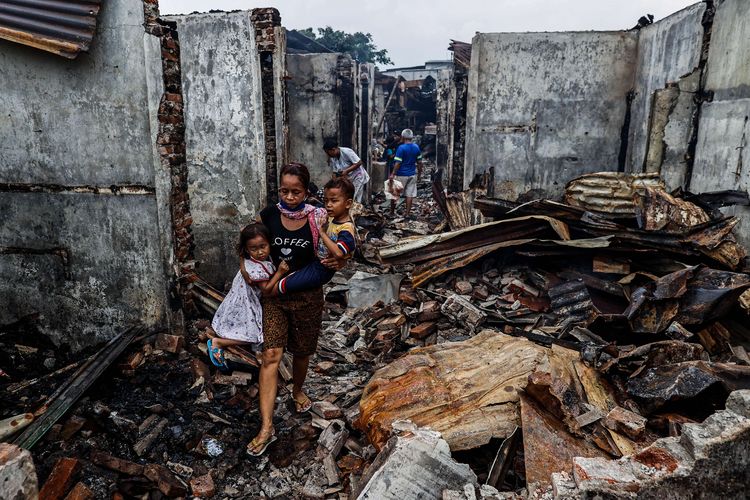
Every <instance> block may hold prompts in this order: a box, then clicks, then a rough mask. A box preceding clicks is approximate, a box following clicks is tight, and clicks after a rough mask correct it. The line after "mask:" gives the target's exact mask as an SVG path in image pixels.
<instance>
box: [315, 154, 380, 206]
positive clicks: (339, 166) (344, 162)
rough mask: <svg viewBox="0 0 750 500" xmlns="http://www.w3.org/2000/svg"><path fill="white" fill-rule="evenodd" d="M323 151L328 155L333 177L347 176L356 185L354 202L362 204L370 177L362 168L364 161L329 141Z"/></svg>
mask: <svg viewBox="0 0 750 500" xmlns="http://www.w3.org/2000/svg"><path fill="white" fill-rule="evenodd" d="M323 151H325V152H326V155H328V165H329V166H330V167H331V170H333V177H338V176H341V175H346V176H347V177H349V180H350V181H352V184H354V201H356V202H357V203H362V198H363V196H364V191H365V186H366V185H367V183H368V182H369V181H370V175H369V174H368V173H367V170H365V168H364V167H363V166H362V160H361V159H360V158H359V156H357V153H355V152H354V151H353V150H352V149H350V148H345V147H343V146H339V144H338V142H336V141H335V140H332V139H329V140H327V141H326V142H325V143H324V144H323Z"/></svg>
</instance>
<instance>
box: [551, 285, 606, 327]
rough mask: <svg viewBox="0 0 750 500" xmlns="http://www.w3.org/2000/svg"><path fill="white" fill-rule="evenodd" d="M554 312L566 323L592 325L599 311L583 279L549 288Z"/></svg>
mask: <svg viewBox="0 0 750 500" xmlns="http://www.w3.org/2000/svg"><path fill="white" fill-rule="evenodd" d="M548 293H549V298H550V306H551V308H552V312H553V313H555V314H557V315H558V316H559V317H560V318H561V319H562V321H563V323H564V324H566V325H579V326H583V327H586V326H588V325H590V324H591V323H592V322H593V321H594V320H595V319H596V316H597V313H598V311H597V310H596V308H595V307H594V304H593V303H592V302H591V295H589V291H588V288H586V285H585V284H584V282H583V280H573V281H568V282H565V283H562V284H560V285H557V286H553V287H552V288H550V289H549V290H548Z"/></svg>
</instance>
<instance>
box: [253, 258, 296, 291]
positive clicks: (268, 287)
mask: <svg viewBox="0 0 750 500" xmlns="http://www.w3.org/2000/svg"><path fill="white" fill-rule="evenodd" d="M288 272H289V264H287V263H286V262H285V261H283V260H282V261H281V263H280V264H279V268H278V269H277V270H276V272H275V273H274V274H273V276H271V279H269V280H266V281H256V282H255V283H254V284H255V286H257V287H258V288H260V293H262V294H263V295H265V296H268V295H274V293H273V292H274V291H275V290H276V285H277V284H278V283H279V280H280V279H281V278H283V277H284V275H285V274H286V273H288Z"/></svg>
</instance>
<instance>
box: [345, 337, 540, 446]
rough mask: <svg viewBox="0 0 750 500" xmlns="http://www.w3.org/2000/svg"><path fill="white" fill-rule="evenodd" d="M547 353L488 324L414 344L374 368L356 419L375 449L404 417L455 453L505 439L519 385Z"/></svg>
mask: <svg viewBox="0 0 750 500" xmlns="http://www.w3.org/2000/svg"><path fill="white" fill-rule="evenodd" d="M547 352H548V349H547V348H545V347H541V346H538V345H536V344H534V343H533V342H529V341H528V340H526V339H523V338H517V337H511V336H508V335H503V334H501V333H498V332H494V331H492V330H485V331H483V332H481V333H479V334H478V335H476V336H474V337H472V338H470V339H468V340H465V341H462V342H450V343H446V344H441V345H434V346H430V347H424V348H417V349H413V350H411V351H409V352H408V353H407V354H406V355H405V356H402V357H401V358H398V359H396V360H395V361H393V362H392V363H390V364H388V365H386V366H384V367H383V368H381V369H379V370H378V371H376V372H375V374H374V375H373V376H372V379H371V380H370V381H369V382H368V384H367V386H366V387H365V389H364V392H363V393H362V399H361V401H360V405H359V408H360V416H359V419H358V420H357V421H356V422H355V423H354V425H355V427H356V428H358V429H360V430H361V431H363V432H365V433H366V434H367V436H368V438H369V439H370V442H371V443H372V444H373V445H374V446H375V447H376V448H378V449H380V448H381V447H382V446H383V445H384V444H385V443H386V441H387V440H388V438H389V436H390V435H391V430H392V426H391V425H392V423H393V422H394V421H396V420H402V419H409V420H411V421H412V422H414V423H415V424H417V425H419V426H429V427H431V428H432V429H434V430H436V431H439V432H440V433H441V434H442V435H443V439H445V440H446V441H447V442H448V444H449V445H450V447H451V450H453V451H456V450H467V449H472V448H476V447H477V446H481V445H483V444H486V443H488V442H489V441H490V440H491V439H492V438H506V437H508V436H509V435H510V434H511V433H512V432H513V431H514V430H515V428H516V426H517V425H518V391H519V390H521V389H523V388H524V387H525V386H526V383H527V380H528V377H529V374H530V373H531V372H533V371H534V369H535V368H536V367H537V366H538V365H539V364H540V363H542V362H543V361H544V359H545V356H546V355H547Z"/></svg>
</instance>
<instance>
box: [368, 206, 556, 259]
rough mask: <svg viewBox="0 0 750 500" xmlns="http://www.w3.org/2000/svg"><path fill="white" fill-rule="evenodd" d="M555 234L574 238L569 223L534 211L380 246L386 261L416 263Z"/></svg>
mask: <svg viewBox="0 0 750 500" xmlns="http://www.w3.org/2000/svg"><path fill="white" fill-rule="evenodd" d="M555 236H556V237H557V238H559V239H560V240H569V239H570V233H569V231H568V227H567V225H566V224H565V223H563V222H560V221H559V220H557V219H553V218H551V217H546V216H540V215H532V216H526V217H518V218H515V219H508V220H502V221H496V222H489V223H486V224H479V225H477V226H471V227H467V228H464V229H459V230H457V231H451V232H448V233H440V234H431V235H428V236H418V237H413V238H404V239H403V240H401V241H400V242H398V243H395V244H393V245H388V246H384V247H381V248H379V249H378V254H379V256H380V259H381V261H382V262H383V263H386V264H414V263H420V262H424V261H428V260H431V259H434V258H437V257H443V256H446V255H452V254H455V253H458V252H463V251H466V250H470V249H475V248H480V247H483V246H486V245H491V244H496V243H500V242H503V241H512V240H521V239H537V238H539V239H541V238H549V237H555Z"/></svg>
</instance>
